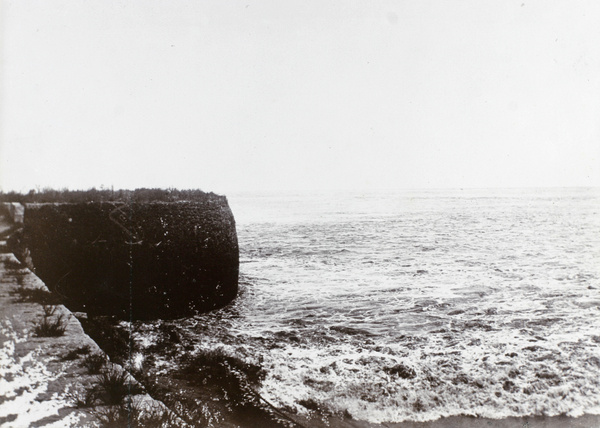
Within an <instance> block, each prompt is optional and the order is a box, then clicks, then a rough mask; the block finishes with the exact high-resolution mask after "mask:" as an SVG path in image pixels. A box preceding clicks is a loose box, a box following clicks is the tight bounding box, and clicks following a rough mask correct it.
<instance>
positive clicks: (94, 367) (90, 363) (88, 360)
mask: <svg viewBox="0 0 600 428" xmlns="http://www.w3.org/2000/svg"><path fill="white" fill-rule="evenodd" d="M106 362H107V360H106V355H104V354H90V355H88V356H86V357H85V358H84V359H83V361H82V362H81V364H82V366H83V367H85V368H86V369H87V371H88V373H90V374H98V373H100V372H101V371H102V369H103V368H104V366H105V364H106Z"/></svg>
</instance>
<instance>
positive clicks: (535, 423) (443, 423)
mask: <svg viewBox="0 0 600 428" xmlns="http://www.w3.org/2000/svg"><path fill="white" fill-rule="evenodd" d="M294 419H296V420H298V422H300V423H301V424H302V425H303V426H305V427H312V428H321V427H323V428H324V427H329V428H349V427H352V428H600V415H594V414H584V415H582V416H579V417H570V416H565V415H559V416H509V417H506V418H501V419H492V418H479V417H475V416H465V415H462V416H448V417H443V418H440V419H436V420H434V421H426V422H415V421H404V422H383V423H371V422H366V421H359V420H353V419H340V418H331V419H325V420H316V419H308V418H306V419H305V418H300V417H298V416H297V415H294Z"/></svg>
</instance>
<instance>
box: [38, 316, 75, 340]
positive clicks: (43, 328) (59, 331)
mask: <svg viewBox="0 0 600 428" xmlns="http://www.w3.org/2000/svg"><path fill="white" fill-rule="evenodd" d="M66 329H67V320H65V318H64V315H62V314H61V315H59V316H57V317H56V318H54V319H51V318H50V317H49V316H44V317H43V318H42V320H41V321H40V323H39V324H38V325H36V326H35V328H34V329H33V332H34V334H35V335H36V336H37V337H60V336H62V335H63V334H65V331H66Z"/></svg>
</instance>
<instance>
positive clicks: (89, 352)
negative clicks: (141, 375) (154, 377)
mask: <svg viewBox="0 0 600 428" xmlns="http://www.w3.org/2000/svg"><path fill="white" fill-rule="evenodd" d="M0 245H1V244H0ZM50 296H51V294H50V293H49V291H48V289H47V288H46V287H45V286H44V284H43V282H42V281H40V279H39V278H37V277H36V276H35V275H34V274H33V273H31V271H29V270H28V269H27V268H25V267H23V266H22V265H21V264H20V263H19V262H18V261H17V259H16V258H15V257H14V256H13V255H12V254H6V253H5V254H0V308H1V311H0V313H1V315H2V317H1V319H0V425H1V426H3V427H7V428H8V427H15V428H16V427H26V426H29V427H38V426H44V427H57V428H58V427H60V428H63V427H82V426H125V425H126V424H128V423H129V421H132V423H138V422H139V423H140V424H142V425H140V426H145V425H143V423H144V422H147V423H149V424H150V423H154V422H156V421H167V420H171V421H173V424H172V425H171V426H184V425H185V424H183V423H182V421H179V420H178V419H177V417H176V416H175V415H173V414H171V413H170V411H169V410H168V409H167V408H166V407H165V406H164V404H163V403H161V402H159V401H156V400H153V399H152V398H151V397H150V396H149V395H148V394H146V393H145V392H144V390H143V388H142V387H141V385H139V384H138V383H137V382H136V381H135V380H134V379H133V378H132V377H131V376H130V375H129V374H128V373H127V372H126V371H125V370H124V369H123V368H122V367H121V366H119V365H117V364H113V363H111V362H109V361H108V359H107V358H106V356H105V355H104V353H103V352H102V350H101V349H100V348H99V347H98V345H97V344H96V343H95V342H94V341H93V340H92V339H90V337H89V336H87V335H86V334H85V333H84V331H83V329H82V327H81V324H80V323H79V321H78V319H77V318H76V317H75V316H74V315H73V314H72V313H71V312H70V311H69V310H68V309H67V308H66V307H65V306H63V305H61V304H58V302H56V301H53V300H52V298H51V297H50ZM114 380H117V381H120V383H118V382H117V383H112V384H111V383H110V381H114ZM128 426H129V425H128ZM135 426H138V425H135ZM153 426H154V425H153ZM156 426H159V425H156Z"/></svg>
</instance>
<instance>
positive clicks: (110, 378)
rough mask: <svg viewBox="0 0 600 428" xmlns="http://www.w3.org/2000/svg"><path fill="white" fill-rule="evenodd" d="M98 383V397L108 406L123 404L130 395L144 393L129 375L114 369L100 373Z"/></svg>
mask: <svg viewBox="0 0 600 428" xmlns="http://www.w3.org/2000/svg"><path fill="white" fill-rule="evenodd" d="M96 381H97V382H96V386H95V389H96V391H97V392H98V396H99V398H100V399H101V400H102V402H103V403H105V404H108V405H115V404H121V403H123V400H125V397H127V396H128V395H132V394H138V393H140V392H142V390H141V388H140V386H139V385H137V384H135V383H133V382H131V377H130V375H129V373H127V372H126V371H125V370H119V369H116V368H114V367H113V368H109V369H107V370H104V371H103V372H102V373H100V375H99V376H98V377H97V379H96Z"/></svg>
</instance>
